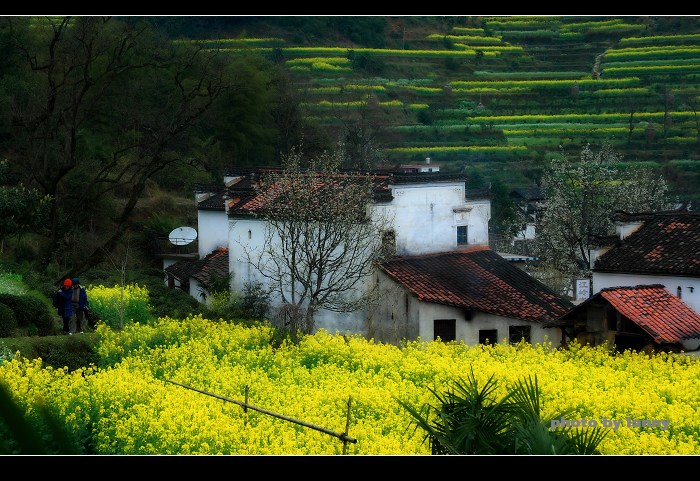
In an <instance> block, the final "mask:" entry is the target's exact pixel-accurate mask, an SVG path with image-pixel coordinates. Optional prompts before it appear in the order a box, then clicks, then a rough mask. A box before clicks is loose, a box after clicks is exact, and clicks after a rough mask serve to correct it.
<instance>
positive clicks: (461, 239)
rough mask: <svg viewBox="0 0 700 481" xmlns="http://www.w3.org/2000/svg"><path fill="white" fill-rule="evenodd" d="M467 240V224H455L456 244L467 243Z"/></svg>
mask: <svg viewBox="0 0 700 481" xmlns="http://www.w3.org/2000/svg"><path fill="white" fill-rule="evenodd" d="M468 243H469V242H468V240H467V226H466V225H458V226H457V245H466V244H468Z"/></svg>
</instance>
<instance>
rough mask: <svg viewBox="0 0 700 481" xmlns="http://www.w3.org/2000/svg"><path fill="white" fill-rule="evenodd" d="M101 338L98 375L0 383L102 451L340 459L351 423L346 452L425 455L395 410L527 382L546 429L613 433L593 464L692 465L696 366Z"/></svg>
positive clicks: (464, 349)
mask: <svg viewBox="0 0 700 481" xmlns="http://www.w3.org/2000/svg"><path fill="white" fill-rule="evenodd" d="M97 334H98V338H99V345H98V354H99V356H100V359H101V362H102V363H103V364H102V365H101V366H100V367H99V368H96V367H94V368H90V369H81V370H79V371H77V372H67V370H57V369H52V368H43V367H42V366H41V361H40V360H33V361H32V360H26V359H20V358H15V359H12V360H9V361H6V362H5V363H3V364H2V365H0V379H2V380H4V382H5V383H6V384H7V386H8V387H9V389H10V391H11V392H12V393H13V394H14V396H15V397H16V398H17V399H18V400H19V401H20V403H21V404H22V405H23V406H24V407H25V408H26V410H27V412H28V413H29V414H30V415H31V413H32V412H33V411H34V409H35V407H36V406H37V404H38V403H40V402H43V403H47V404H49V405H50V406H51V407H53V408H54V409H55V411H56V412H58V413H59V414H60V415H61V416H63V417H64V418H65V422H66V424H67V425H68V426H69V428H70V429H71V430H72V431H73V432H74V434H75V435H76V436H81V437H83V438H89V437H91V438H92V440H93V441H94V445H95V449H96V452H97V453H99V454H318V455H322V454H329V455H332V454H342V453H343V448H344V445H343V441H342V440H341V439H340V438H339V437H337V436H334V435H333V433H335V434H342V433H344V432H345V429H346V422H348V420H347V418H346V414H347V413H348V412H349V414H350V419H349V424H348V431H347V436H349V437H350V438H352V439H354V440H355V441H356V442H354V443H353V442H348V443H347V445H346V446H345V448H346V449H347V454H354V455H375V454H393V455H399V454H404V455H406V454H408V455H427V454H430V450H429V448H428V446H427V445H426V444H425V443H424V442H423V438H424V434H425V433H424V432H422V431H421V430H415V429H414V427H415V426H414V425H412V423H411V417H410V415H409V414H408V413H407V412H406V410H405V409H404V408H402V407H401V406H400V404H399V403H398V401H399V400H402V401H405V402H408V403H410V404H411V405H413V406H416V407H420V406H423V405H425V404H435V402H436V400H435V398H434V396H433V394H432V393H431V392H430V391H431V389H432V390H435V391H436V392H444V391H445V390H447V389H448V388H450V387H451V386H452V383H453V382H454V381H455V380H458V379H465V378H466V374H467V373H469V372H470V371H472V370H473V372H474V374H475V376H476V378H477V380H478V381H479V383H480V384H481V385H483V384H484V383H485V382H486V380H487V379H488V378H489V377H490V376H491V375H494V377H495V379H496V380H497V381H498V383H499V384H498V392H497V393H496V394H497V397H500V396H501V395H503V394H505V393H506V392H507V389H508V387H509V385H511V384H512V383H514V382H516V381H518V380H520V379H522V378H524V377H527V376H534V375H536V376H537V378H538V383H539V386H540V388H541V390H542V407H543V421H545V422H549V421H548V416H554V413H557V412H560V411H563V410H566V409H569V408H571V409H573V414H572V415H571V419H572V420H581V419H584V418H585V419H586V420H587V422H588V423H590V422H591V421H595V422H596V423H597V424H598V425H602V424H603V422H604V421H605V420H608V421H610V420H615V421H617V422H618V428H617V429H615V430H614V431H613V430H612V428H608V429H611V432H609V433H608V435H607V436H606V438H605V439H604V440H603V442H602V444H601V445H600V446H599V447H600V449H601V451H602V453H603V454H700V430H699V429H698V427H699V426H700V362H698V360H696V359H692V358H686V357H677V356H674V355H667V354H662V355H656V356H653V357H647V356H645V355H643V354H636V353H632V352H625V353H623V354H616V355H614V354H611V353H610V352H609V351H607V350H605V349H604V348H601V347H597V348H592V347H583V346H578V345H575V344H574V345H572V346H571V347H570V349H567V350H560V349H555V348H553V347H552V346H551V344H550V343H545V344H538V345H536V346H530V345H528V344H519V345H508V344H505V343H504V344H497V345H490V346H483V345H479V346H471V347H470V346H467V345H464V344H462V343H442V342H434V341H429V342H427V341H422V340H417V341H412V342H405V343H404V344H403V345H401V346H400V347H399V346H393V345H385V344H381V343H377V342H374V341H373V340H366V339H364V338H361V337H359V336H348V335H339V334H336V335H332V334H330V333H328V332H326V331H323V330H321V331H319V332H317V333H316V334H314V335H310V336H306V337H304V338H303V339H301V341H300V342H298V343H292V342H284V343H282V345H281V346H280V347H276V348H273V347H272V345H271V342H270V341H271V339H272V337H273V334H274V332H273V329H272V328H271V327H269V326H266V325H259V326H255V327H245V326H240V325H236V324H231V323H224V322H212V321H209V320H207V319H204V318H202V317H201V316H191V317H188V318H186V319H184V320H175V319H171V318H160V319H158V320H157V321H155V322H153V323H152V324H151V325H148V326H145V325H140V324H130V325H127V326H125V327H124V329H122V330H119V331H116V330H112V329H110V328H109V327H108V326H106V325H99V326H98V330H97ZM246 402H247V403H248V407H249V408H248V409H247V410H244V409H243V403H246ZM348 406H349V411H348ZM280 416H282V417H280ZM294 420H298V421H299V422H294ZM653 420H655V421H657V424H656V425H651V424H650V425H643V424H642V421H653ZM637 421H638V422H639V424H637V425H635V424H634V423H635V422H637ZM661 421H663V422H664V423H666V424H665V426H666V427H665V428H662V427H660V424H659V423H660V422H661ZM314 427H315V428H319V427H320V428H322V429H314ZM324 430H325V431H324ZM329 431H330V433H329Z"/></svg>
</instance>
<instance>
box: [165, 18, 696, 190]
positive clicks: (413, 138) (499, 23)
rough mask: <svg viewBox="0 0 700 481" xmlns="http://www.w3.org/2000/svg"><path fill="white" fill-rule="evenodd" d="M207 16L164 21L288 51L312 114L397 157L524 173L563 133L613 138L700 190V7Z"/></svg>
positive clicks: (570, 145) (331, 128)
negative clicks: (622, 13) (687, 11)
mask: <svg viewBox="0 0 700 481" xmlns="http://www.w3.org/2000/svg"><path fill="white" fill-rule="evenodd" d="M210 20H211V21H210V22H207V17H204V18H200V19H198V20H191V21H189V22H187V21H185V20H182V21H180V22H179V23H175V24H173V23H168V24H167V27H168V29H169V31H170V33H171V34H172V35H174V36H180V37H181V36H183V35H189V36H190V37H200V38H201V37H204V38H207V45H208V47H209V48H221V49H222V51H223V52H225V53H226V54H228V55H240V54H242V53H244V52H255V53H258V54H261V55H264V56H267V57H268V58H270V59H272V60H273V61H275V62H278V63H279V64H281V65H284V66H285V67H286V69H287V70H288V71H289V73H290V75H291V78H292V79H293V82H294V85H295V86H296V88H297V89H298V92H299V95H300V98H301V99H302V104H301V105H302V108H303V109H304V112H305V116H306V118H307V119H308V120H310V121H312V122H313V123H314V124H315V125H317V126H318V127H319V128H320V129H324V131H327V132H332V133H333V134H334V135H337V136H344V137H345V138H346V140H347V141H349V142H350V143H351V144H352V143H355V145H354V148H357V149H363V150H364V151H365V152H371V151H372V149H375V150H379V151H380V152H381V154H382V155H381V156H378V157H380V158H382V157H383V158H384V160H385V161H386V162H387V163H389V164H395V163H405V162H416V161H421V162H422V161H424V159H425V158H426V157H429V158H431V159H432V160H433V161H435V162H439V163H441V164H442V166H443V170H448V171H461V170H463V171H465V172H466V173H467V174H468V175H471V176H472V178H473V180H474V182H475V183H482V184H484V183H486V182H491V181H494V180H498V181H500V182H502V183H504V184H506V185H508V186H522V185H531V184H533V183H537V182H538V181H539V177H540V173H541V170H542V168H543V167H544V166H545V165H546V163H547V161H548V159H550V158H551V157H552V156H555V155H559V152H560V146H561V149H563V150H564V151H566V152H568V153H571V154H572V155H577V154H578V152H579V151H580V149H581V147H582V146H583V145H585V144H586V143H590V144H591V145H592V146H594V147H595V146H597V145H600V143H602V142H604V141H609V142H611V143H612V144H613V145H614V146H615V148H616V150H617V151H618V152H620V153H621V154H623V156H624V161H623V162H622V163H621V164H620V167H621V168H640V167H649V168H653V169H655V170H657V171H658V172H660V173H663V174H664V176H665V177H666V178H667V179H668V180H669V182H670V183H671V186H672V189H673V192H674V193H675V194H677V195H678V196H679V197H680V198H681V199H683V200H696V201H697V200H700V192H699V191H698V188H697V185H698V184H699V182H698V181H699V180H700V155H699V152H698V148H697V147H698V141H699V139H700V122H699V121H698V117H697V113H698V112H697V111H698V95H699V94H700V84H699V82H698V79H699V78H700V17H228V18H227V19H226V20H214V19H210ZM212 22H213V23H212ZM161 26H166V24H165V23H162V24H161ZM207 32H211V33H209V35H207ZM351 147H352V145H351Z"/></svg>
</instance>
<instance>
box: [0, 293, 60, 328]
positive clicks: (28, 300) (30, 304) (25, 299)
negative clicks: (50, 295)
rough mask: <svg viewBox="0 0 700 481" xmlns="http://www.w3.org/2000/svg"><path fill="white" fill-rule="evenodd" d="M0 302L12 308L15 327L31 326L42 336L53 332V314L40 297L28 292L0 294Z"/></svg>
mask: <svg viewBox="0 0 700 481" xmlns="http://www.w3.org/2000/svg"><path fill="white" fill-rule="evenodd" d="M0 302H1V303H3V304H5V305H7V306H9V307H10V308H11V309H12V311H13V312H14V314H15V318H16V319H17V327H20V328H29V329H32V328H33V330H35V331H37V333H39V334H40V335H44V336H46V335H49V334H53V319H54V315H53V313H52V311H51V310H50V309H49V307H48V305H47V304H46V302H45V301H43V300H42V299H39V298H38V297H36V296H33V295H28V294H22V295H14V294H0ZM42 332H43V334H42Z"/></svg>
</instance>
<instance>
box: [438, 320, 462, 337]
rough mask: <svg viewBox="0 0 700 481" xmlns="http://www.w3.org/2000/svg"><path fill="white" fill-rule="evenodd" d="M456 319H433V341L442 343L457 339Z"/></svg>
mask: <svg viewBox="0 0 700 481" xmlns="http://www.w3.org/2000/svg"><path fill="white" fill-rule="evenodd" d="M456 326H457V319H435V320H434V321H433V339H434V340H436V341H437V340H438V337H439V338H440V340H441V341H442V342H450V341H454V340H455V339H456V338H457V327H456Z"/></svg>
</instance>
